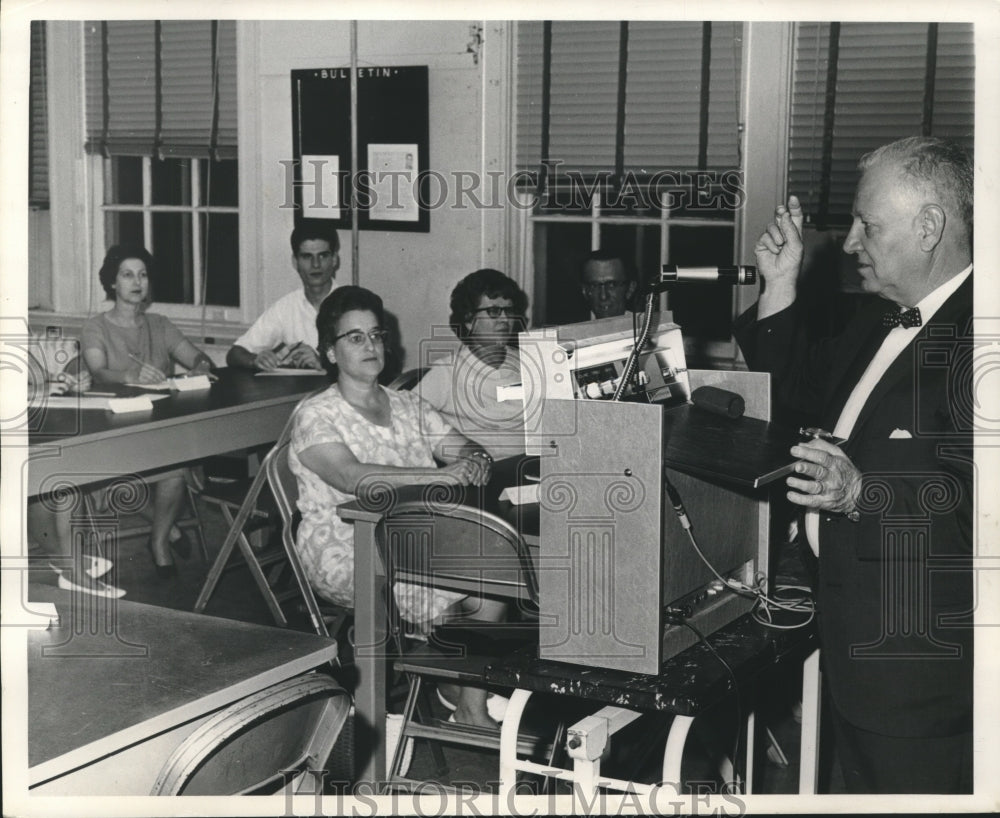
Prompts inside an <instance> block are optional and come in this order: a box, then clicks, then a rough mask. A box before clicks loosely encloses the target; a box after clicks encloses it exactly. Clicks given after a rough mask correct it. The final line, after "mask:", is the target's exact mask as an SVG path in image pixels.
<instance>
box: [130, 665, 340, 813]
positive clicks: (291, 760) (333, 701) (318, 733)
mask: <svg viewBox="0 0 1000 818" xmlns="http://www.w3.org/2000/svg"><path fill="white" fill-rule="evenodd" d="M350 706H351V697H350V696H349V695H347V691H345V690H344V689H343V688H342V687H341V686H340V685H338V684H337V683H336V682H334V681H333V680H332V679H330V678H329V677H328V676H323V675H320V674H317V673H310V674H307V675H305V676H299V677H296V678H294V679H288V680H286V681H284V682H281V683H279V684H276V685H274V686H272V687H269V688H267V689H266V690H263V691H260V692H259V693H255V694H253V695H251V696H248V697H247V698H245V699H241V700H240V701H238V702H236V703H235V704H232V705H230V706H229V707H226V708H224V709H223V710H221V711H219V712H218V713H216V714H215V715H214V716H212V717H211V718H210V719H208V721H206V722H204V723H203V724H202V725H201V726H199V727H198V728H197V729H196V730H195V731H194V732H193V733H191V735H189V736H188V737H187V738H186V739H185V740H184V741H183V742H181V744H180V745H178V747H177V748H176V749H175V750H174V752H173V753H171V755H170V757H169V758H168V759H167V761H166V762H165V763H164V765H163V767H162V768H161V770H160V773H159V775H158V776H157V777H156V782H155V783H154V784H153V789H152V791H151V792H150V795H267V794H273V793H275V792H290V793H298V792H303V793H312V792H313V791H314V790H315V789H322V783H321V780H313V779H314V778H316V776H313V775H312V773H313V772H318V771H320V770H324V769H326V764H327V759H328V758H329V756H330V752H331V751H332V750H333V746H334V744H335V743H336V741H337V737H338V736H339V735H340V731H341V729H342V728H343V726H344V722H345V720H346V719H347V715H348V712H349V710H350Z"/></svg>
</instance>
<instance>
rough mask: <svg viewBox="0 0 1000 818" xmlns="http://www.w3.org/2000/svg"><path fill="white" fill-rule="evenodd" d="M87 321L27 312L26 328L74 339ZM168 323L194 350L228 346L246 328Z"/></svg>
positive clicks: (233, 324) (79, 317)
mask: <svg viewBox="0 0 1000 818" xmlns="http://www.w3.org/2000/svg"><path fill="white" fill-rule="evenodd" d="M105 311H106V307H105V305H104V304H102V305H101V309H100V310H98V312H105ZM156 311H157V310H156V305H155V304H154V305H153V312H156ZM94 314H96V313H94ZM90 317H91V316H90V315H86V314H80V313H60V312H54V311H53V310H43V309H29V310H28V325H29V326H30V327H31V330H32V331H33V332H36V333H38V334H46V333H51V334H60V335H63V336H66V337H77V338H78V337H79V336H80V331H81V329H82V327H83V325H84V323H85V322H86V321H87V319H88V318H90ZM170 321H171V322H172V323H173V324H174V325H175V326H176V327H177V329H179V330H180V331H181V332H183V333H184V335H185V336H187V338H188V339H190V341H191V342H192V343H193V344H195V345H196V346H202V345H204V344H214V345H216V346H220V345H222V346H227V347H228V346H231V345H232V343H233V341H235V340H236V339H237V338H239V337H240V336H241V335H242V334H243V333H244V332H245V331H246V328H247V325H246V324H243V323H237V322H234V321H206V322H205V323H204V324H202V322H201V321H198V320H195V319H190V318H174V317H171V318H170Z"/></svg>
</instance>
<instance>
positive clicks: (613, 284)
mask: <svg viewBox="0 0 1000 818" xmlns="http://www.w3.org/2000/svg"><path fill="white" fill-rule="evenodd" d="M625 283H626V282H624V281H595V282H594V283H593V284H584V285H583V291H584V292H585V293H586V294H587V295H597V294H598V293H608V294H611V293H617V292H619V291H620V290H622V289H624V287H625Z"/></svg>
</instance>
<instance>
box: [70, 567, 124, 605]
mask: <svg viewBox="0 0 1000 818" xmlns="http://www.w3.org/2000/svg"><path fill="white" fill-rule="evenodd" d="M58 584H59V587H60V588H62V589H63V590H64V591H78V592H80V593H83V594H92V595H93V596H103V597H106V598H107V599H121V598H122V597H123V596H125V591H124V590H123V589H121V588H116V587H115V586H114V585H108V583H106V582H102V581H101V580H99V579H96V578H94V577H90V576H84V577H76V576H74V575H73V574H71V573H63V572H60V573H59V580H58Z"/></svg>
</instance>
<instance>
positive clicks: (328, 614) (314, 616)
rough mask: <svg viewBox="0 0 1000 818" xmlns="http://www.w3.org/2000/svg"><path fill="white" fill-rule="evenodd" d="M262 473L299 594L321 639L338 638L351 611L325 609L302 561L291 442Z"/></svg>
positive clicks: (278, 448)
mask: <svg viewBox="0 0 1000 818" xmlns="http://www.w3.org/2000/svg"><path fill="white" fill-rule="evenodd" d="M283 438H284V436H283ZM261 472H262V473H265V474H266V475H267V483H268V485H269V486H270V488H271V493H272V494H273V495H274V500H275V502H276V504H277V506H278V512H279V513H280V514H281V542H282V545H283V546H284V556H285V558H286V559H287V560H288V564H289V565H290V566H291V569H292V575H293V576H294V578H295V584H296V586H297V587H296V590H297V592H298V594H299V595H300V596H301V598H302V602H303V603H304V605H305V608H306V612H307V613H308V614H309V619H310V621H311V622H312V626H313V628H315V630H316V633H318V634H320V636H330V635H331V634H332V635H334V636H336V635H337V634H338V633H339V632H340V630H341V628H343V626H344V623H345V622H346V621H347V619H348V617H350V615H351V609H350V608H344V607H342V606H340V605H334V604H333V603H328V602H324V603H323V604H322V606H321V605H320V603H319V601H318V600H317V599H316V594H315V593H314V592H313V589H312V586H311V585H310V584H309V578H308V577H307V576H306V572H305V569H304V568H303V567H302V562H301V561H300V560H299V553H298V551H297V550H296V548H295V531H296V529H297V527H298V516H299V515H298V509H297V508H296V502H297V501H298V499H299V486H298V483H297V482H296V480H295V475H294V474H292V470H291V468H289V465H288V440H287V438H284V439H282V440H279V441H278V443H277V444H276V445H275V447H274V448H273V449H271V451H270V452H268V454H267V457H266V458H264V465H263V468H262V469H261Z"/></svg>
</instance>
